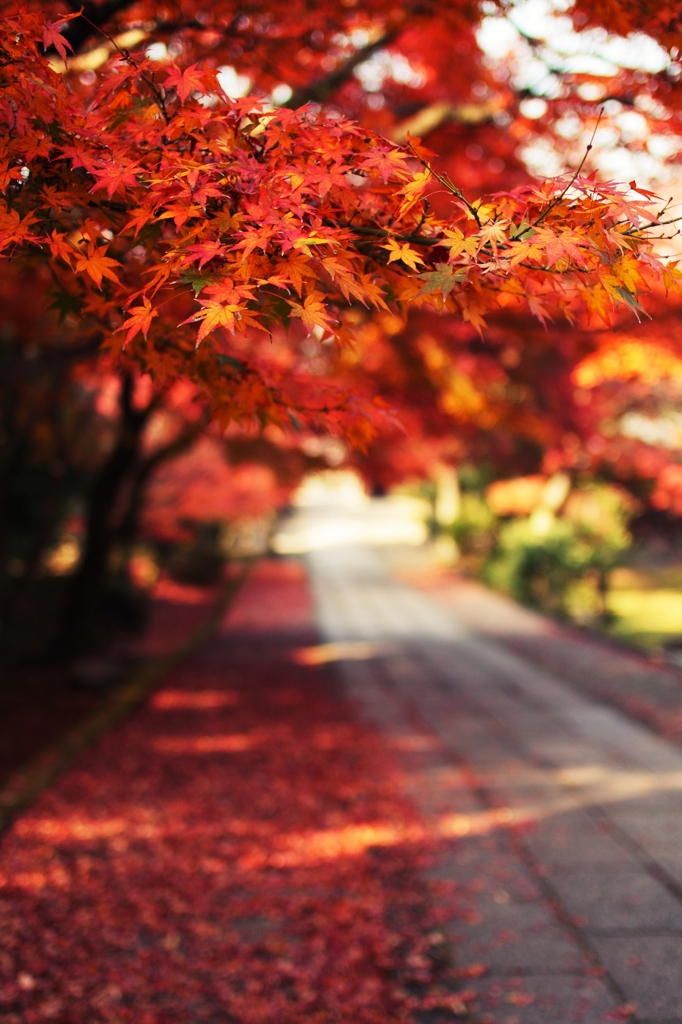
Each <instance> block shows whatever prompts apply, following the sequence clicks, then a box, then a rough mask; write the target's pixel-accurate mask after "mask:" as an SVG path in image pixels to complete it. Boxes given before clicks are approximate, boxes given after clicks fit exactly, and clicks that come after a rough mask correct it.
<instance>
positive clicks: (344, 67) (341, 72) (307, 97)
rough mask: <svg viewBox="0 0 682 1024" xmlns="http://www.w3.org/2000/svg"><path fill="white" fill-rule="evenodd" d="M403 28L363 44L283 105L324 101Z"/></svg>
mask: <svg viewBox="0 0 682 1024" xmlns="http://www.w3.org/2000/svg"><path fill="white" fill-rule="evenodd" d="M401 28H402V26H401V27H400V28H392V29H389V30H388V32H384V34H383V35H381V36H379V37H378V38H377V39H375V40H374V41H373V42H370V43H367V44H366V45H365V46H361V47H360V48H359V49H358V50H356V51H355V53H353V54H351V56H350V57H349V58H348V59H347V60H345V61H344V62H343V64H340V65H339V67H338V68H335V69H334V70H333V71H331V72H330V73H329V74H328V75H326V76H325V77H324V78H320V79H318V81H317V82H313V83H312V84H311V85H306V86H301V88H300V89H295V90H294V92H293V94H292V96H291V97H290V99H288V100H287V102H286V103H283V104H282V106H283V107H287V108H288V109H289V110H297V109H298V107H302V106H304V105H305V104H306V103H324V102H325V100H328V99H329V97H330V96H331V95H332V93H334V92H335V91H336V89H338V88H339V86H340V85H343V83H344V82H345V81H346V80H347V79H348V78H350V76H351V75H352V74H353V72H354V71H355V69H356V68H357V67H358V66H359V65H360V64H362V63H364V61H366V60H368V59H369V58H370V57H371V56H372V54H373V53H376V51H377V50H381V49H382V48H383V47H384V46H388V45H389V44H390V43H392V42H393V41H394V40H395V38H396V36H398V35H399V33H400V30H401Z"/></svg>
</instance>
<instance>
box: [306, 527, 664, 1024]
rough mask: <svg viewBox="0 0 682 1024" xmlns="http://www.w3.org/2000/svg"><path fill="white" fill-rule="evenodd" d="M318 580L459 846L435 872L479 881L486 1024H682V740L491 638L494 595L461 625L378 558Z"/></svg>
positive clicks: (339, 557) (471, 934) (477, 940)
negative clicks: (615, 1023) (621, 1023)
mask: <svg viewBox="0 0 682 1024" xmlns="http://www.w3.org/2000/svg"><path fill="white" fill-rule="evenodd" d="M308 567H309V572H310V577H311V582H312V587H313V591H314V595H315V601H316V608H317V618H318V624H319V627H320V630H321V632H322V634H323V638H324V640H325V641H326V642H327V644H328V645H329V647H328V652H327V654H328V658H329V660H335V661H336V662H337V663H338V667H339V672H340V673H341V676H342V679H343V681H344V684H345V686H346V687H347V689H348V691H349V692H350V694H351V695H352V697H353V698H354V700H355V701H356V702H357V704H358V706H359V708H360V709H361V711H362V713H363V714H364V716H365V717H366V718H367V719H369V720H370V721H371V722H372V723H373V724H374V725H375V726H377V727H378V728H379V729H380V730H381V731H382V732H383V734H384V735H385V736H386V737H387V738H388V739H389V741H390V742H391V744H392V746H393V747H394V749H395V751H396V754H397V756H398V758H399V761H400V763H401V766H402V768H403V771H404V777H405V785H406V788H407V791H408V792H409V795H410V796H411V798H412V799H413V800H414V801H415V803H416V804H417V806H418V808H419V810H420V812H421V813H422V814H423V815H424V816H425V817H426V820H427V821H428V823H429V827H430V828H432V829H433V832H434V834H435V835H439V836H441V837H443V839H444V841H445V842H446V846H447V852H446V853H445V854H444V856H443V857H442V859H441V861H440V862H439V863H438V864H437V865H436V866H435V867H434V868H432V869H429V873H430V875H431V876H432V877H433V878H436V879H441V880H442V881H443V882H444V883H447V882H453V883H456V884H457V885H460V886H461V885H465V886H467V885H468V886H469V892H470V896H471V910H470V913H469V914H465V915H464V918H465V919H464V920H463V919H462V918H461V917H460V916H458V918H457V920H456V921H453V922H452V923H451V924H450V925H448V926H447V927H446V932H447V934H448V938H449V939H450V940H451V941H452V944H453V949H454V955H455V957H456V961H457V963H458V964H459V965H461V966H462V967H463V968H466V967H467V965H475V964H477V963H483V964H486V965H487V967H488V973H487V974H486V975H485V977H478V978H476V974H477V971H476V969H475V968H472V970H471V972H470V973H471V977H472V978H473V979H474V980H472V981H471V982H470V983H469V982H468V983H467V984H468V987H470V988H474V989H477V990H478V996H479V1001H478V1010H479V1014H480V1019H482V1020H488V1021H491V1022H495V1024H497V1022H499V1024H556V1022H569V1021H583V1022H584V1024H593V1022H595V1024H596V1022H597V1021H604V1020H626V1019H629V1020H634V1021H638V1022H640V1024H644V1022H647V1024H682V751H680V749H679V747H677V746H676V745H674V744H673V743H671V742H669V741H668V740H665V739H663V738H660V737H659V736H657V735H656V734H654V733H653V732H652V731H650V730H649V729H648V728H647V727H646V726H644V725H642V724H640V723H638V722H637V721H634V720H632V719H630V718H629V717H628V716H626V715H625V714H623V713H622V712H621V711H619V710H618V709H616V708H614V707H609V706H607V705H605V704H601V703H599V702H598V701H597V700H595V699H593V697H591V696H590V695H589V693H588V692H587V690H588V689H589V687H583V688H580V689H579V688H578V686H577V685H575V684H574V683H572V682H570V681H567V679H566V675H568V676H569V678H570V672H569V673H560V672H559V671H557V668H560V666H555V667H554V668H553V669H552V670H548V669H547V668H543V667H541V666H539V665H538V664H537V662H536V663H533V662H532V661H531V660H529V659H528V658H527V657H524V656H523V655H522V654H519V653H516V652H514V651H512V650H510V649H509V647H508V646H506V645H503V644H501V643H500V642H499V641H498V640H496V639H495V638H494V637H493V636H491V633H492V632H493V631H494V623H493V620H494V618H495V615H496V608H497V606H496V602H495V598H494V596H493V597H491V600H490V601H489V602H486V600H485V592H479V593H478V595H477V615H476V616H472V615H471V614H469V615H467V614H461V615H459V616H458V615H457V612H456V609H455V608H453V607H448V606H445V605H444V604H443V603H436V602H435V601H434V600H432V599H431V598H430V597H429V596H428V595H425V594H423V593H420V592H418V591H417V590H415V589H413V588H412V587H410V586H407V585H405V584H402V583H399V582H397V581H396V580H395V579H394V578H392V577H391V573H390V570H389V565H388V560H387V558H386V557H385V555H383V554H380V553H379V552H378V551H377V550H373V549H370V548H367V547H364V548H363V547H346V548H328V549H326V550H318V551H313V552H311V553H310V554H309V555H308ZM477 623H480V625H479V626H477ZM566 657H567V658H568V657H570V649H568V650H567V651H566ZM571 671H575V667H574V666H572V668H571ZM582 671H584V672H586V673H589V671H590V669H589V663H584V666H583V669H582ZM465 973H466V972H465Z"/></svg>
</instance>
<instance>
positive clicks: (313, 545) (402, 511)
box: [272, 471, 430, 555]
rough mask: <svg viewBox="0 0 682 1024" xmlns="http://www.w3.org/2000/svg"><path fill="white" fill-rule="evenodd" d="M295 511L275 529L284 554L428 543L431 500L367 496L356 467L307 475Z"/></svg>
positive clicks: (275, 548) (275, 547) (278, 546)
mask: <svg viewBox="0 0 682 1024" xmlns="http://www.w3.org/2000/svg"><path fill="white" fill-rule="evenodd" d="M294 507H295V508H296V510H297V511H296V513H295V514H294V515H293V516H291V517H290V518H289V519H287V520H285V521H284V522H283V523H282V524H281V526H280V528H279V530H278V531H277V532H276V534H275V536H274V538H273V541H272V549H273V551H275V552H276V553H277V554H280V555H292V554H302V553H304V552H307V551H316V550H320V549H322V548H328V547H339V546H352V545H355V544H367V545H370V546H372V547H374V546H382V545H386V544H409V545H419V544H423V543H424V542H425V540H426V538H427V536H428V527H427V525H426V522H427V519H428V516H429V512H430V509H429V505H428V502H426V501H421V500H419V499H417V498H408V497H394V496H390V497H386V498H374V499H371V498H368V497H367V495H366V494H365V492H364V489H363V487H362V484H361V482H360V480H359V479H358V477H357V476H356V475H355V474H354V473H351V472H344V471H330V472H327V473H320V474H318V475H316V476H313V477H310V478H309V479H308V480H306V481H305V482H304V484H303V486H302V487H301V488H300V489H299V492H298V494H297V496H296V498H295V500H294Z"/></svg>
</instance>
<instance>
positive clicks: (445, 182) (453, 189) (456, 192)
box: [407, 140, 483, 228]
mask: <svg viewBox="0 0 682 1024" xmlns="http://www.w3.org/2000/svg"><path fill="white" fill-rule="evenodd" d="M407 145H408V147H409V148H410V149H411V150H412V152H413V153H414V155H415V156H416V158H417V160H419V162H420V164H421V165H422V166H423V167H425V168H426V169H427V171H428V172H429V174H432V175H433V176H434V178H435V179H436V180H437V181H439V182H440V183H441V185H442V186H443V188H445V189H447V191H448V192H449V193H450V194H451V195H453V196H456V197H457V198H458V199H459V200H460V201H461V202H462V203H464V205H465V206H466V208H467V210H468V211H469V213H470V214H471V215H472V217H473V218H474V220H475V221H476V223H477V224H478V226H479V228H480V227H483V225H482V224H481V218H480V217H479V215H478V210H477V209H476V207H475V206H472V205H471V203H470V202H469V200H468V199H467V198H466V196H465V195H464V193H463V192H462V190H461V189H459V188H457V186H456V185H455V183H454V182H452V181H450V178H449V177H448V176H447V174H444V175H443V174H439V173H438V172H437V171H434V169H433V167H431V165H430V164H429V163H428V161H427V160H425V159H424V158H423V157H422V156H420V155H419V153H418V152H417V150H416V149H415V147H414V146H413V145H412V143H411V142H410V141H409V140H408V143H407Z"/></svg>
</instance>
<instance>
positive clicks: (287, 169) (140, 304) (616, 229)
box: [0, 14, 677, 440]
mask: <svg viewBox="0 0 682 1024" xmlns="http://www.w3.org/2000/svg"><path fill="white" fill-rule="evenodd" d="M73 17H76V16H75V15H74V16H73ZM7 24H8V37H7V39H6V42H5V54H4V60H3V70H2V74H3V91H2V108H1V112H0V118H1V119H2V123H3V127H4V132H5V137H6V138H5V145H4V148H3V155H2V166H1V168H0V180H1V182H2V184H3V185H4V192H3V194H4V200H3V204H2V205H3V209H2V219H1V223H0V229H1V234H0V251H2V253H3V254H4V255H5V256H6V257H8V258H11V259H12V261H15V262H16V261H19V262H24V261H32V262H34V263H37V264H39V263H41V262H45V261H47V262H48V264H49V269H50V273H51V274H52V276H53V278H54V282H55V287H56V289H57V291H58V293H59V301H60V303H61V304H62V306H63V308H68V309H69V310H71V311H72V314H74V315H76V316H78V317H79V318H80V320H81V323H82V324H83V326H84V327H85V326H86V325H87V327H88V328H89V329H93V328H94V327H95V326H96V327H97V328H98V329H99V330H101V331H102V332H103V337H104V341H103V344H104V346H105V347H106V348H107V349H108V350H110V351H115V350H116V349H117V348H120V347H126V346H127V348H128V352H129V354H130V357H132V358H134V359H135V360H137V361H138V362H139V363H140V364H141V365H142V366H143V367H144V368H145V369H146V370H148V371H150V372H152V373H153V374H154V375H155V376H156V377H157V379H160V380H164V379H166V378H168V377H171V378H173V377H178V376H180V375H183V374H185V375H188V376H191V377H192V378H193V379H195V380H199V381H201V384H202V386H203V387H204V388H205V389H206V392H207V394H208V395H209V396H210V400H211V402H212V404H213V407H214V409H215V410H216V411H217V412H218V414H219V415H220V417H221V420H222V421H223V422H227V421H228V420H229V419H244V418H247V417H250V418H254V417H256V418H257V419H260V421H261V422H265V421H274V422H279V423H282V422H283V421H284V419H285V417H286V416H288V415H289V413H292V412H295V413H296V414H297V415H298V414H301V413H303V414H305V413H309V414H310V416H311V417H312V419H313V421H315V419H316V420H317V422H318V423H319V422H321V421H324V419H325V414H327V415H329V414H332V413H333V411H334V410H336V411H338V410H339V409H341V408H343V409H344V412H345V413H346V417H347V419H348V424H347V425H348V429H349V431H350V433H351V434H353V427H354V421H355V420H357V419H358V418H359V417H360V413H359V411H358V410H354V409H353V408H352V404H351V405H349V404H348V402H349V401H350V398H349V397H348V396H346V399H345V405H344V398H343V396H339V395H337V396H336V401H335V400H334V397H333V396H332V395H330V394H329V393H324V392H325V391H326V390H327V389H326V388H325V387H323V386H322V384H321V382H318V386H317V387H316V388H315V389H314V390H315V392H316V393H315V394H312V395H311V394H310V393H309V392H310V391H311V390H312V389H311V388H310V387H308V389H307V390H306V388H304V387H301V386H300V384H299V386H298V387H297V386H296V374H295V372H294V373H289V374H287V373H283V372H282V371H281V368H280V373H279V374H278V373H277V372H276V369H275V368H274V367H273V366H272V365H269V364H268V362H267V360H265V359H263V358H260V359H259V358H258V350H259V345H258V342H257V341H256V342H251V338H252V336H253V334H254V332H256V333H258V332H269V331H271V330H272V329H273V327H274V326H277V325H285V326H288V325H290V324H291V322H292V321H300V324H301V326H302V331H301V332H299V333H300V334H309V333H311V332H312V331H319V332H321V333H322V334H326V333H330V334H332V335H335V336H337V338H339V339H340V340H341V341H343V332H342V331H341V330H340V324H339V322H338V310H339V308H340V307H342V306H343V305H347V304H348V303H362V304H365V305H367V306H373V307H375V308H385V307H386V306H387V304H389V303H390V304H393V305H394V306H395V307H396V308H398V309H403V310H404V309H405V308H406V307H407V306H408V305H409V304H413V303H417V304H433V305H435V306H436V307H437V308H440V309H443V310H445V311H448V312H451V313H454V314H456V315H457V316H459V317H461V318H463V319H464V320H465V321H468V322H470V323H471V324H472V325H473V326H474V327H476V328H477V329H478V330H480V329H482V328H483V327H484V325H485V319H484V318H485V315H486V314H487V313H489V312H490V311H491V310H496V309H499V308H500V307H501V306H505V305H511V306H524V307H527V308H529V309H530V310H531V311H532V312H533V313H534V314H536V315H537V316H539V317H541V318H545V317H547V316H548V315H551V313H552V312H553V311H554V310H555V309H556V308H557V307H558V308H559V309H561V310H562V311H563V312H564V313H566V314H567V315H568V316H572V315H574V312H575V309H576V305H577V304H580V303H582V304H585V303H587V305H588V308H590V309H592V310H594V311H595V312H597V313H598V314H599V315H600V316H602V317H608V315H609V311H610V309H611V308H612V307H613V305H614V304H619V303H623V302H625V303H627V304H629V305H631V306H632V307H637V305H638V300H637V293H638V291H639V290H640V289H641V288H642V287H643V285H644V275H645V273H646V272H647V271H649V270H653V271H654V273H656V274H660V273H664V275H665V277H666V281H667V282H668V283H674V282H675V279H676V274H677V272H676V271H675V269H674V268H673V269H670V270H667V271H662V270H661V267H660V264H659V262H658V261H657V260H656V258H655V257H654V256H653V255H652V253H651V247H650V242H649V240H648V239H647V228H649V227H651V225H652V224H654V223H655V222H656V217H655V207H654V206H653V205H652V202H651V197H650V196H649V195H648V194H646V195H645V196H644V197H643V198H642V197H637V196H635V197H634V198H633V195H632V193H628V190H627V188H626V189H623V188H620V187H617V186H614V185H612V184H604V183H598V182H596V181H593V180H589V179H580V178H575V177H574V178H573V179H570V180H559V181H553V182H546V183H544V184H538V185H532V186H525V187H520V188H516V189H514V190H512V191H510V192H506V193H500V194H498V195H497V196H495V197H494V198H493V199H492V200H490V201H485V202H484V201H476V202H469V201H468V200H467V199H465V198H464V196H463V194H462V193H461V192H460V190H459V189H458V187H457V186H455V185H454V184H452V183H451V182H450V181H449V179H447V178H441V177H440V176H439V175H437V174H436V175H435V176H436V178H438V179H439V180H440V181H441V183H442V184H443V185H444V187H446V188H447V189H448V190H449V191H450V193H451V197H452V200H453V214H452V216H451V217H450V218H449V219H448V220H442V219H440V218H436V217H435V216H434V215H433V214H432V213H431V212H430V210H429V207H428V203H427V201H426V199H425V192H426V191H427V189H428V187H429V186H430V184H431V182H432V173H435V172H432V171H431V168H430V165H428V163H427V159H428V154H426V152H425V151H424V150H423V148H422V147H421V146H420V145H419V144H418V143H417V142H413V143H411V144H410V149H409V150H407V151H406V150H403V149H399V148H398V147H396V146H395V145H393V144H391V143H389V142H387V141H386V140H384V139H381V138H379V137H377V136H376V135H374V134H373V133H371V132H369V131H368V130H366V129H362V128H360V127H359V126H358V125H356V124H352V123H350V122H348V121H346V120H344V119H343V118H342V117H338V116H337V117H329V116H324V115H322V114H318V113H315V112H314V111H313V110H309V109H305V108H304V109H303V110H302V111H292V110H285V109H280V110H274V111H273V110H270V111H266V110H265V109H264V107H263V105H262V103H259V102H258V101H256V100H254V99H253V98H246V99H244V100H241V101H229V100H228V99H227V97H225V96H224V94H223V95H221V89H220V85H219V81H218V78H217V75H216V72H215V69H212V68H209V67H203V68H202V67H199V66H197V65H192V66H190V67H189V68H184V69H182V68H180V67H179V66H178V65H175V64H173V63H172V62H171V63H167V64H165V65H162V66H161V67H160V68H159V66H158V64H157V63H155V62H153V61H151V60H149V59H148V58H145V57H140V58H134V57H132V56H130V55H129V54H127V53H125V52H121V53H120V54H118V55H117V59H115V60H112V61H111V62H110V64H109V65H108V69H107V74H106V75H103V76H102V78H101V80H100V81H99V82H98V83H97V84H96V85H95V86H94V87H93V88H88V89H84V88H83V87H82V86H80V85H79V84H78V83H76V82H74V81H72V80H71V79H70V78H69V77H68V76H65V75H60V74H58V73H57V71H56V70H54V69H53V65H51V64H50V63H49V62H48V61H47V59H46V58H45V56H44V54H43V51H42V47H43V46H46V47H50V46H53V47H55V48H56V49H57V51H58V52H59V57H60V58H61V59H65V58H66V56H67V48H68V46H69V45H70V44H69V43H68V40H67V38H66V36H64V35H62V34H61V31H60V30H61V28H62V27H63V25H64V22H57V23H47V24H45V23H44V22H43V21H42V19H41V18H40V16H38V15H32V14H31V15H18V16H15V17H14V18H11V19H9V21H8V23H7ZM123 311H125V314H124V315H123V317H122V314H123ZM183 314H184V315H183ZM196 324H198V328H197V327H192V326H191V325H196ZM293 335H294V338H295V336H296V332H295V331H294V332H293ZM242 339H244V340H243V341H242ZM299 340H300V339H299ZM252 345H253V348H254V349H255V350H256V351H255V352H253V351H252ZM260 347H261V348H262V345H261V346H260ZM289 377H291V378H292V380H291V381H290V380H289V379H288V378H289ZM328 388H331V389H332V391H333V387H332V384H331V382H329V383H328ZM320 393H322V397H321V394H320ZM354 439H356V440H358V439H360V440H361V439H362V430H361V429H360V428H358V429H357V431H356V437H355V438H354Z"/></svg>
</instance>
